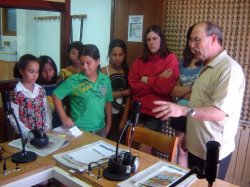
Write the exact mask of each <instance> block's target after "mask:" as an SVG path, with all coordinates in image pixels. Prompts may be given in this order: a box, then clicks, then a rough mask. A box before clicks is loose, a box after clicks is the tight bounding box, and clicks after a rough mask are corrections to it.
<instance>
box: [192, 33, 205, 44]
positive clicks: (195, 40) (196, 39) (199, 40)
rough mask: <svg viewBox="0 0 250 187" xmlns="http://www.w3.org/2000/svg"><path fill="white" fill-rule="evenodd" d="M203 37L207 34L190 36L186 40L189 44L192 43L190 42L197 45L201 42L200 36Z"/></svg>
mask: <svg viewBox="0 0 250 187" xmlns="http://www.w3.org/2000/svg"><path fill="white" fill-rule="evenodd" d="M204 37H208V36H207V35H204V36H201V37H195V38H193V39H192V38H190V39H189V40H188V42H189V45H192V44H194V45H199V44H200V43H201V40H202V38H204Z"/></svg>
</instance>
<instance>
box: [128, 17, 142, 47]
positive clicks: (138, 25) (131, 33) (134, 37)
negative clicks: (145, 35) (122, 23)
mask: <svg viewBox="0 0 250 187" xmlns="http://www.w3.org/2000/svg"><path fill="white" fill-rule="evenodd" d="M142 28H143V16H142V15H130V16H129V19H128V41H129V42H142Z"/></svg>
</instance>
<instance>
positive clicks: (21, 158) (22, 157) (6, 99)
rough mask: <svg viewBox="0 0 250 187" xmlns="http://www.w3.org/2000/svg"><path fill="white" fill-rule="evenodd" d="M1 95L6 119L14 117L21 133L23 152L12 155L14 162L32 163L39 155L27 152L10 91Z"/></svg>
mask: <svg viewBox="0 0 250 187" xmlns="http://www.w3.org/2000/svg"><path fill="white" fill-rule="evenodd" d="M1 95H2V101H3V106H4V111H5V113H6V117H7V118H9V116H10V115H13V117H14V119H15V122H16V125H17V128H18V131H19V135H20V138H21V143H22V151H21V152H18V153H15V154H14V155H12V161H13V162H15V163H27V162H31V161H33V160H35V159H36V158H37V155H36V153H34V152H31V151H26V150H25V140H24V138H23V134H22V130H21V127H20V124H19V123H18V120H17V117H16V115H15V113H14V111H13V109H12V108H11V104H10V96H9V91H3V92H2V93H1Z"/></svg>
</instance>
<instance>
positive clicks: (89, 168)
mask: <svg viewBox="0 0 250 187" xmlns="http://www.w3.org/2000/svg"><path fill="white" fill-rule="evenodd" d="M91 164H96V165H97V166H99V170H98V175H97V178H98V179H99V178H101V171H100V168H102V169H104V167H103V165H102V164H99V163H98V162H90V163H89V165H88V171H89V175H91V170H92V167H91Z"/></svg>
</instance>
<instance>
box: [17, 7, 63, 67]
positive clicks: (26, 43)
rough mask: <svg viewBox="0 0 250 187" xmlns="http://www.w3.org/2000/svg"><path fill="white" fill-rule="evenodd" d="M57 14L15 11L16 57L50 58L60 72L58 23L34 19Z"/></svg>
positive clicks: (57, 14)
mask: <svg viewBox="0 0 250 187" xmlns="http://www.w3.org/2000/svg"><path fill="white" fill-rule="evenodd" d="M59 14H60V13H58V12H49V11H35V10H22V9H18V10H17V37H16V38H17V55H18V59H19V58H20V56H22V55H23V54H25V53H30V54H33V55H35V56H37V57H39V56H41V55H48V56H50V57H51V58H52V59H53V60H54V61H55V63H56V64H57V68H58V71H59V70H60V63H61V61H60V21H59V20H58V19H57V20H54V19H53V20H35V19H34V18H35V17H36V18H37V17H45V16H59Z"/></svg>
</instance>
